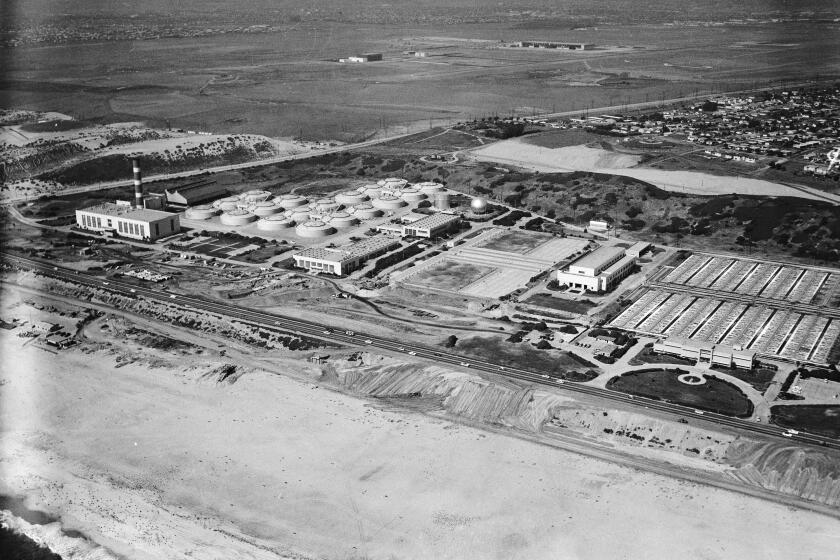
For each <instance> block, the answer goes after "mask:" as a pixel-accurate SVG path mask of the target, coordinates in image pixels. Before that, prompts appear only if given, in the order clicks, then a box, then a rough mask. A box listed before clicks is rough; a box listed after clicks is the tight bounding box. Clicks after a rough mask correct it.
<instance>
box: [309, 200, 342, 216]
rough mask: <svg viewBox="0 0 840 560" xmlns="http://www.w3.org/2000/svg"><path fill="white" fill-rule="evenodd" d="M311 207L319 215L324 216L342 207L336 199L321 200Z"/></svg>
mask: <svg viewBox="0 0 840 560" xmlns="http://www.w3.org/2000/svg"><path fill="white" fill-rule="evenodd" d="M309 207H310V208H311V209H312V210H313V211H315V212H318V213H319V214H324V213H326V212H333V211H335V210H338V209H339V208H340V207H341V204H339V203H338V202H336V201H335V199H334V198H332V197H329V198H319V199H318V200H316V201H315V202H313V203H312V204H310V205H309Z"/></svg>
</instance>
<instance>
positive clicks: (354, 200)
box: [335, 191, 368, 206]
mask: <svg viewBox="0 0 840 560" xmlns="http://www.w3.org/2000/svg"><path fill="white" fill-rule="evenodd" d="M367 199H368V196H367V195H366V194H365V193H363V192H359V191H344V192H340V193H338V194H337V195H335V201H336V202H338V203H339V204H344V205H346V206H350V205H353V204H359V203H360V202H364V201H366V200H367Z"/></svg>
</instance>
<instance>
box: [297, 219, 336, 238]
mask: <svg viewBox="0 0 840 560" xmlns="http://www.w3.org/2000/svg"><path fill="white" fill-rule="evenodd" d="M295 233H296V234H297V235H298V236H300V237H307V238H313V237H328V236H330V235H332V234H334V233H335V228H334V227H332V226H330V225H329V224H325V223H324V222H321V221H319V220H313V221H311V222H306V223H303V224H300V225H299V226H297V227H296V228H295Z"/></svg>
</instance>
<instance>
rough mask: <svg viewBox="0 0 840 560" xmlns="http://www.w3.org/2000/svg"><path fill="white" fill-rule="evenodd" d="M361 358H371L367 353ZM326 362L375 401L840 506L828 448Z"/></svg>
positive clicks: (471, 380) (498, 387)
mask: <svg viewBox="0 0 840 560" xmlns="http://www.w3.org/2000/svg"><path fill="white" fill-rule="evenodd" d="M367 361H368V362H370V361H371V359H368V360H367ZM373 362H374V365H357V364H358V362H355V361H348V362H344V363H340V364H339V365H335V366H333V365H330V366H326V367H325V368H324V376H323V378H322V381H325V382H328V383H333V384H335V385H337V386H339V387H340V388H341V389H342V390H349V391H352V392H354V393H357V394H360V395H364V396H367V397H374V398H375V399H376V400H377V402H378V403H381V406H382V407H383V408H409V409H413V410H417V411H421V412H426V413H432V414H444V415H447V416H450V417H457V418H462V419H464V420H467V421H469V422H477V423H481V424H484V425H489V426H496V427H504V428H510V429H513V430H515V431H518V432H520V433H526V434H530V435H532V436H536V437H538V438H539V439H542V440H544V441H551V440H554V441H560V440H563V441H569V440H570V439H571V440H577V441H578V442H579V443H585V444H586V445H588V446H591V447H592V448H600V449H602V450H606V449H611V450H613V451H617V452H619V453H623V454H628V455H635V456H640V457H643V458H646V459H653V460H655V461H659V462H663V461H664V462H665V463H669V464H671V465H673V466H675V467H676V468H678V469H681V470H682V469H690V470H692V469H693V470H695V471H697V472H703V473H704V474H705V475H707V476H708V475H711V476H714V477H717V478H718V479H719V480H721V482H725V483H731V482H732V481H733V480H734V481H737V482H738V483H740V484H742V485H744V486H745V487H752V488H753V489H758V488H760V489H765V490H771V491H773V492H778V493H780V494H785V495H788V496H792V497H796V498H800V499H804V500H808V501H813V502H816V503H818V504H822V505H826V506H831V507H835V506H840V466H838V465H840V462H838V457H837V455H836V454H834V453H832V452H830V451H825V452H823V451H821V450H816V449H804V448H799V447H793V446H785V445H782V444H778V443H772V442H767V441H760V440H758V439H752V438H749V437H746V438H745V437H744V436H740V435H737V434H735V433H731V432H726V431H717V430H713V429H707V428H702V427H698V426H694V425H689V424H686V423H683V422H679V421H671V420H666V419H662V418H655V417H650V416H646V415H643V414H640V413H635V412H630V411H626V410H604V409H603V407H599V406H591V405H588V404H586V403H584V402H580V401H576V400H574V399H571V398H569V397H566V396H563V395H559V394H554V393H549V392H547V391H542V390H539V389H536V388H534V387H520V386H517V385H516V384H514V383H502V382H493V381H488V380H485V379H482V378H480V377H477V376H474V375H469V374H463V373H457V372H452V371H450V370H447V369H445V368H440V367H436V366H423V365H419V364H414V365H406V364H401V363H395V362H391V361H389V359H387V358H381V357H379V358H374V359H373Z"/></svg>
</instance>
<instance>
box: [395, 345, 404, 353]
mask: <svg viewBox="0 0 840 560" xmlns="http://www.w3.org/2000/svg"><path fill="white" fill-rule="evenodd" d="M397 350H399V351H400V352H405V348H403V347H402V346H398V347H397Z"/></svg>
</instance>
